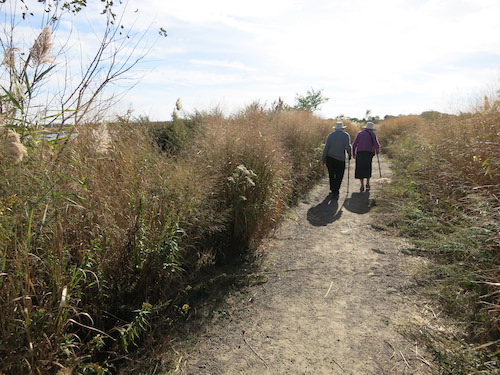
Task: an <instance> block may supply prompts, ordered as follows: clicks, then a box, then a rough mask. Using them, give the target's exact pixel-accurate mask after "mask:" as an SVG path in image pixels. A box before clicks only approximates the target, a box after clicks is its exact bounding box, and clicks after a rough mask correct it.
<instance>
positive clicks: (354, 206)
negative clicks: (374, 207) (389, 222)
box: [344, 191, 371, 214]
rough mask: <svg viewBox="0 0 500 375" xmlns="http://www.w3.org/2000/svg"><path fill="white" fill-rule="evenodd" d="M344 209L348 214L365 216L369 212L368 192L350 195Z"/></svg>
mask: <svg viewBox="0 0 500 375" xmlns="http://www.w3.org/2000/svg"><path fill="white" fill-rule="evenodd" d="M344 207H345V208H346V210H348V211H350V212H354V213H356V214H366V213H368V212H369V211H370V209H371V205H370V192H369V191H366V192H364V193H352V195H351V197H350V198H347V199H346V200H345V202H344Z"/></svg>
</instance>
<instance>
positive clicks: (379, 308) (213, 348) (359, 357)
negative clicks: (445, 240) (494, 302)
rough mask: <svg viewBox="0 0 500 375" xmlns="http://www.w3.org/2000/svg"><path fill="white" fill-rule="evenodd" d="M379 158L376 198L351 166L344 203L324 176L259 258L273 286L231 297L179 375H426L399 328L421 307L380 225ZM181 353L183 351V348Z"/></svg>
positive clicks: (404, 262) (407, 259) (393, 240)
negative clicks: (362, 185) (362, 187)
mask: <svg viewBox="0 0 500 375" xmlns="http://www.w3.org/2000/svg"><path fill="white" fill-rule="evenodd" d="M380 161H381V167H382V175H383V176H384V178H382V179H379V178H377V177H378V176H379V171H378V165H377V160H376V159H375V160H374V178H373V179H372V190H371V191H370V192H364V193H360V192H359V181H357V180H354V178H353V175H354V160H353V161H352V162H351V163H350V164H351V165H350V168H351V169H350V177H351V179H350V183H349V185H350V186H349V192H348V191H347V177H348V174H347V173H346V174H345V177H344V182H343V186H342V189H343V190H342V191H341V194H340V198H339V199H338V201H336V200H332V199H331V198H330V197H329V188H328V182H327V179H326V178H325V179H324V180H323V181H322V182H321V184H319V185H318V186H316V187H315V188H314V189H313V190H312V191H311V192H310V194H309V195H308V196H307V197H306V198H304V199H303V200H302V201H301V202H300V203H299V204H298V206H297V207H295V208H294V209H293V210H291V212H290V217H289V218H288V219H287V220H285V222H284V223H283V224H282V226H281V227H280V228H279V230H277V231H276V233H275V235H274V236H273V238H270V239H269V240H268V241H266V242H265V243H264V244H263V245H262V247H261V249H260V250H259V251H260V252H262V253H263V254H264V256H265V262H264V266H263V269H262V273H263V274H265V275H266V276H267V281H266V282H265V283H261V284H258V285H252V286H249V287H248V288H246V290H245V293H240V294H235V295H233V296H232V297H229V298H228V299H227V301H226V304H225V306H224V308H223V309H222V310H220V311H219V312H218V313H217V314H215V315H214V316H213V318H212V320H211V321H210V322H209V324H207V325H206V327H205V329H204V332H202V333H201V334H200V335H199V336H198V337H197V340H196V343H195V344H194V345H193V346H191V347H190V349H189V350H186V349H182V352H183V353H184V354H183V357H182V358H183V359H182V361H181V364H182V365H181V367H180V369H179V370H178V373H179V374H196V375H198V374H200V375H201V374H203V375H208V374H211V375H222V374H315V375H320V374H329V375H331V374H352V375H364V374H376V375H386V374H419V375H424V374H430V373H431V364H430V359H429V357H428V356H427V355H426V353H425V351H424V349H423V348H422V347H420V346H418V345H417V344H416V343H415V342H412V341H409V340H408V339H406V338H405V337H403V336H402V335H401V334H400V332H399V330H398V329H397V327H399V326H400V325H405V324H406V323H407V322H408V321H412V320H414V319H417V318H418V316H419V314H420V313H421V309H422V308H421V306H419V304H418V301H416V298H415V294H414V292H413V285H412V282H413V281H412V277H411V269H412V267H413V266H414V265H415V264H416V263H417V262H420V261H421V260H420V259H417V258H414V257H411V256H409V255H405V254H404V251H403V250H404V249H405V247H406V244H405V242H404V240H403V239H401V238H398V237H396V236H394V235H392V234H391V233H390V232H388V231H384V230H381V229H380V228H379V227H378V226H377V222H378V221H379V220H380V216H378V215H379V214H378V213H377V206H376V205H374V204H375V203H376V202H377V201H380V200H382V199H383V197H380V196H378V189H379V188H380V186H381V185H382V184H383V183H384V182H385V181H386V180H387V179H388V178H390V170H389V169H388V166H387V164H386V162H385V159H384V158H383V157H381V158H380ZM181 347H182V348H185V346H181V345H180V344H179V347H178V349H181Z"/></svg>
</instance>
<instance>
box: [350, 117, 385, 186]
mask: <svg viewBox="0 0 500 375" xmlns="http://www.w3.org/2000/svg"><path fill="white" fill-rule="evenodd" d="M374 130H375V124H374V123H373V122H368V123H366V126H365V127H364V128H363V130H362V131H360V132H359V133H358V134H357V135H356V138H354V142H353V144H352V154H353V156H354V159H356V167H355V170H354V178H357V179H359V180H360V181H361V187H360V188H359V191H361V192H363V191H365V189H366V190H367V191H369V190H370V178H371V177H372V160H373V156H374V155H375V154H377V155H378V153H379V152H380V143H379V141H378V138H377V135H376V134H375V132H374ZM365 178H366V185H365V183H364V182H365Z"/></svg>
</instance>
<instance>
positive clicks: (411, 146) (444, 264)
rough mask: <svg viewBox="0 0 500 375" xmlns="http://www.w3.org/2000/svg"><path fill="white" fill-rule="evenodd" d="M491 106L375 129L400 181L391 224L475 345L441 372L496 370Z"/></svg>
mask: <svg viewBox="0 0 500 375" xmlns="http://www.w3.org/2000/svg"><path fill="white" fill-rule="evenodd" d="M479 108H481V107H479ZM483 108H484V106H483ZM495 108H496V109H495V110H492V107H491V106H490V107H489V110H480V111H475V112H473V113H465V114H461V115H459V116H451V115H444V114H441V115H439V116H431V117H430V118H429V117H426V116H401V117H398V118H393V119H390V120H386V121H384V122H383V123H382V125H381V126H380V132H379V136H380V138H381V139H382V141H384V142H385V144H386V145H387V146H386V147H385V149H386V151H387V152H388V153H389V154H390V156H391V157H392V158H393V164H394V166H395V168H396V172H397V173H396V175H398V176H399V177H398V181H397V183H396V184H395V185H394V186H393V190H392V193H393V198H394V199H395V203H396V204H395V206H398V210H399V216H398V217H397V218H394V220H393V222H394V224H395V225H397V226H398V227H399V228H401V229H402V230H403V231H404V233H406V234H408V235H409V236H410V237H411V238H412V239H413V241H414V243H415V245H416V248H417V249H418V253H419V254H422V255H426V256H429V257H430V258H431V259H433V261H434V262H433V263H431V266H430V267H428V268H427V269H426V271H425V274H426V278H427V280H428V281H429V282H430V284H428V285H429V287H428V289H427V291H428V292H429V294H430V295H432V296H433V297H434V298H435V299H436V300H437V301H438V302H439V304H440V306H441V308H442V309H443V310H444V311H445V312H446V313H447V314H448V316H450V317H453V318H454V319H455V320H457V321H460V322H462V329H461V331H462V332H461V334H462V335H464V336H463V337H464V338H465V340H467V342H469V343H470V344H472V345H473V346H475V347H479V346H480V345H481V350H479V349H478V350H476V351H474V350H472V351H470V352H469V353H468V354H467V355H465V356H463V357H462V359H458V357H459V356H460V355H462V354H463V353H462V354H460V353H455V355H456V356H457V358H455V359H457V361H458V362H461V361H462V362H464V361H465V362H467V361H469V362H468V363H462V364H461V365H460V366H462V367H460V366H459V365H457V366H456V367H455V371H457V372H453V371H452V370H449V369H448V370H447V367H446V365H443V367H442V368H441V370H442V372H441V373H447V374H448V373H450V374H451V373H462V372H459V370H458V369H459V367H460V368H462V370H463V373H468V374H471V373H484V372H480V371H486V372H487V373H496V372H488V371H490V370H491V369H492V368H495V367H496V366H497V365H498V357H497V356H498V349H499V348H500V346H499V339H500V257H499V250H500V236H499V230H500V224H499V223H500V201H499V200H500V158H499V155H500V143H499V141H498V139H499V135H500V113H499V112H498V107H495ZM463 322H467V324H465V325H463ZM439 341H440V340H435V339H433V340H427V342H428V343H430V342H432V343H433V344H432V345H431V346H432V348H431V349H432V351H433V352H435V353H438V352H439V350H441V354H442V353H443V352H444V351H447V349H446V345H444V346H441V347H440V349H437V347H436V346H439V345H434V344H436V343H437V342H439ZM433 345H434V346H433ZM458 347H461V348H463V345H458V346H457V348H458ZM457 350H458V349H457ZM485 350H486V352H485V353H483V351H485ZM472 352H474V353H475V355H473V356H471V355H470V354H471V353H472ZM480 353H483V354H484V355H485V357H482V356H481V355H480ZM446 355H448V356H449V355H450V353H447V354H446ZM478 356H479V357H480V358H481V359H480V360H478ZM444 357H446V356H444ZM444 357H443V358H444ZM467 358H468V359H467ZM438 360H439V358H438ZM458 362H457V363H458ZM478 362H479V363H480V365H478ZM442 363H444V362H442ZM492 366H493V367H492ZM462 370H460V371H462ZM449 371H451V372H449Z"/></svg>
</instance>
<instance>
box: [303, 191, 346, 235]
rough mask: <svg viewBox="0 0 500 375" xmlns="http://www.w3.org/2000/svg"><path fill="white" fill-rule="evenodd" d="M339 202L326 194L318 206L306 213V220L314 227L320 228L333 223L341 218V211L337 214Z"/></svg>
mask: <svg viewBox="0 0 500 375" xmlns="http://www.w3.org/2000/svg"><path fill="white" fill-rule="evenodd" d="M338 208H339V202H338V200H337V199H333V196H332V194H328V195H327V196H326V198H325V199H324V200H323V202H321V203H320V204H318V205H316V206H314V207H311V208H310V209H309V210H308V211H307V220H308V221H309V223H310V224H311V225H314V226H315V227H321V226H325V225H328V224H331V223H333V222H334V221H335V220H338V219H340V217H341V216H342V209H341V210H339V211H338V212H337V210H338Z"/></svg>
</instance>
